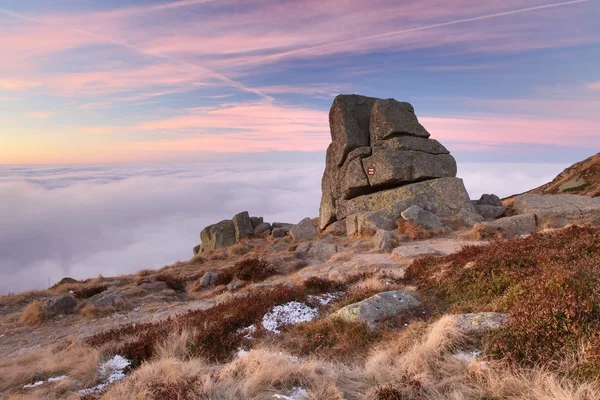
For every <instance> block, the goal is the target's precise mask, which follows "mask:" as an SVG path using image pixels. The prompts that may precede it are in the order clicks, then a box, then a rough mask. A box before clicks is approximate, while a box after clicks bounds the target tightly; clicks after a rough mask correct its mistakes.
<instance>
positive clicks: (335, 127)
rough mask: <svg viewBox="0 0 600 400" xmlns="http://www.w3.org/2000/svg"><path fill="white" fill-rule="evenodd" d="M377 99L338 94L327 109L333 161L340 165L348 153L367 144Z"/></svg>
mask: <svg viewBox="0 0 600 400" xmlns="http://www.w3.org/2000/svg"><path fill="white" fill-rule="evenodd" d="M376 100H377V99H375V98H373V97H365V96H359V95H354V94H351V95H339V96H337V97H336V98H335V99H334V100H333V104H332V106H331V109H330V111H329V128H330V131H331V139H332V144H333V147H332V150H331V157H332V160H333V162H335V164H336V165H337V166H338V167H339V166H341V165H342V164H343V163H344V161H345V160H346V157H347V156H348V154H349V153H350V152H351V151H352V150H354V149H356V148H359V147H362V146H369V143H370V140H369V123H370V121H371V110H372V109H373V104H375V101H376Z"/></svg>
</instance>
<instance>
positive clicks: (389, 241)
mask: <svg viewBox="0 0 600 400" xmlns="http://www.w3.org/2000/svg"><path fill="white" fill-rule="evenodd" d="M373 245H374V246H375V248H376V249H379V250H381V251H388V250H392V249H393V248H394V236H393V235H392V233H391V232H390V231H384V230H383V229H379V230H377V233H375V236H373Z"/></svg>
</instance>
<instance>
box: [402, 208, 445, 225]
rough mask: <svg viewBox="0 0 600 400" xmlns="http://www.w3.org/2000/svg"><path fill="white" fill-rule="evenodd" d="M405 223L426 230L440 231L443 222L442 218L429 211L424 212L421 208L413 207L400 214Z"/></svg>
mask: <svg viewBox="0 0 600 400" xmlns="http://www.w3.org/2000/svg"><path fill="white" fill-rule="evenodd" d="M400 215H401V216H402V218H404V220H405V221H408V222H410V223H413V224H415V225H417V226H420V227H421V228H424V229H440V228H441V227H442V221H441V220H440V217H438V216H437V215H435V214H432V213H430V212H429V211H426V210H424V209H423V208H421V207H419V206H412V207H409V208H407V209H406V210H404V211H402V212H401V213H400Z"/></svg>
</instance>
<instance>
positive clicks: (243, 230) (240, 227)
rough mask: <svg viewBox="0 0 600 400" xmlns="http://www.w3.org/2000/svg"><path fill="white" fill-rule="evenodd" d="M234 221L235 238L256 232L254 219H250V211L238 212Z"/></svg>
mask: <svg viewBox="0 0 600 400" xmlns="http://www.w3.org/2000/svg"><path fill="white" fill-rule="evenodd" d="M232 222H233V227H234V229H235V238H236V239H237V240H240V239H241V238H245V237H248V236H250V235H251V234H253V233H254V228H253V227H252V220H251V219H250V214H248V211H244V212H241V213H239V214H236V215H235V216H234V217H233V219H232Z"/></svg>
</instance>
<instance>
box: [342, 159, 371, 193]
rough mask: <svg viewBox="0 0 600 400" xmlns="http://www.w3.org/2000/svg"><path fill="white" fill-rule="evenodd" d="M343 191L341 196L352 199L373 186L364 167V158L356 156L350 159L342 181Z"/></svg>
mask: <svg viewBox="0 0 600 400" xmlns="http://www.w3.org/2000/svg"><path fill="white" fill-rule="evenodd" d="M342 185H343V192H342V194H341V197H343V198H344V199H351V198H353V197H356V196H359V195H361V194H365V190H366V189H369V190H370V188H371V186H370V185H369V179H368V178H367V174H366V173H365V170H364V169H363V164H362V160H361V159H360V158H355V159H354V160H352V161H350V163H349V165H348V168H347V169H346V171H345V176H344V179H343V182H342Z"/></svg>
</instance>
